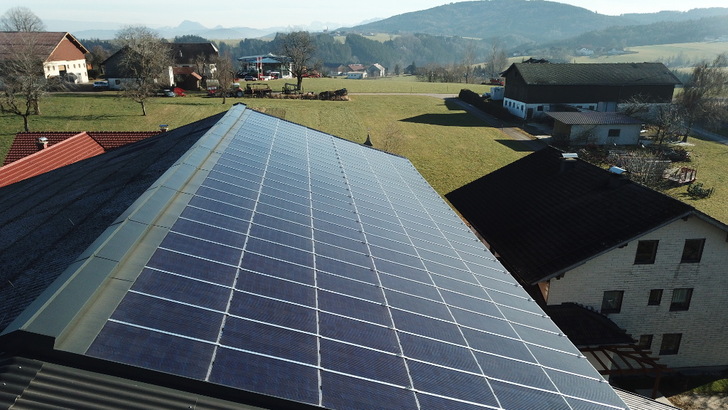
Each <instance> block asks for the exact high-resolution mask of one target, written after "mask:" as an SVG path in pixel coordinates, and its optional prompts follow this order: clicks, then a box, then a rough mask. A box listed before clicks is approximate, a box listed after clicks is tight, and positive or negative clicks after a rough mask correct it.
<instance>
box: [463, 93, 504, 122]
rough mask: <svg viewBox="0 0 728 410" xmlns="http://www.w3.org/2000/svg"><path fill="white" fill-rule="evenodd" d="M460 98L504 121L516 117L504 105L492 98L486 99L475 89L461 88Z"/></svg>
mask: <svg viewBox="0 0 728 410" xmlns="http://www.w3.org/2000/svg"><path fill="white" fill-rule="evenodd" d="M458 98H460V99H461V100H463V101H465V102H466V103H468V104H470V105H472V106H474V107H477V108H478V109H480V110H481V111H483V112H485V113H488V114H490V115H492V116H494V117H496V118H498V119H501V120H504V121H512V120H513V119H514V117H513V116H512V115H511V113H509V112H508V110H507V109H506V108H504V107H503V105H501V104H499V103H496V102H494V101H491V100H486V99H484V98H483V97H481V96H480V95H479V94H478V93H476V92H474V91H471V90H468V89H466V88H463V89H462V90H460V94H458Z"/></svg>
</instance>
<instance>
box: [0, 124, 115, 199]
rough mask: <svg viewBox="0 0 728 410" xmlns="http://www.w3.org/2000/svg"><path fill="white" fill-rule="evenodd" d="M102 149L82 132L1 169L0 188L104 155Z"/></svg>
mask: <svg viewBox="0 0 728 410" xmlns="http://www.w3.org/2000/svg"><path fill="white" fill-rule="evenodd" d="M104 152H105V151H104V148H103V147H101V145H99V144H98V143H97V142H96V141H94V139H93V138H91V137H90V136H89V135H88V134H87V133H85V132H82V133H79V134H76V135H74V136H72V137H70V138H67V139H65V140H63V141H61V142H59V143H57V144H55V145H53V146H49V147H48V148H45V149H42V150H40V151H37V152H35V153H34V154H31V155H28V156H27V157H25V158H21V159H19V160H17V161H15V162H13V163H12V164H9V165H6V166H4V167H2V168H0V187H2V186H5V185H10V184H13V183H15V182H18V181H22V180H24V179H27V178H30V177H34V176H36V175H40V174H43V173H45V172H48V171H52V170H54V169H56V168H60V167H62V166H65V165H68V164H73V163H74V162H78V161H81V160H83V159H86V158H91V157H93V156H96V155H99V154H103V153H104Z"/></svg>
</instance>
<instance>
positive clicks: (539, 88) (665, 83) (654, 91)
mask: <svg viewBox="0 0 728 410" xmlns="http://www.w3.org/2000/svg"><path fill="white" fill-rule="evenodd" d="M502 76H503V77H505V78H506V86H505V98H504V100H503V106H504V107H505V108H507V109H508V111H509V112H510V113H511V114H513V115H515V116H517V117H519V118H524V119H530V118H538V117H543V116H544V115H545V113H546V112H549V111H560V109H559V107H560V106H564V105H568V106H571V107H575V108H579V109H585V110H592V111H601V112H609V111H616V110H617V107H618V105H619V104H621V103H625V102H628V101H630V100H634V99H639V100H640V101H643V102H647V103H653V104H659V103H669V102H670V101H672V94H673V91H674V89H675V86H676V85H678V84H680V81H679V80H678V79H677V77H675V75H674V74H673V73H672V72H670V70H669V69H668V68H667V67H665V65H664V64H662V63H619V64H609V63H598V64H553V63H540V64H536V63H514V64H511V66H510V67H509V68H508V69H507V70H506V71H505V72H504V73H503V74H502Z"/></svg>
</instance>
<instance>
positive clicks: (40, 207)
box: [0, 113, 224, 329]
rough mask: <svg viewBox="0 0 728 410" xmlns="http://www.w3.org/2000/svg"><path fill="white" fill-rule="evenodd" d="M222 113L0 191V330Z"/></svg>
mask: <svg viewBox="0 0 728 410" xmlns="http://www.w3.org/2000/svg"><path fill="white" fill-rule="evenodd" d="M223 115H224V113H222V114H218V115H215V116H212V117H209V118H206V119H204V120H201V121H198V122H195V123H192V124H189V125H186V126H184V127H180V128H178V129H176V130H172V131H169V132H167V133H163V134H158V135H156V136H154V137H151V138H146V139H144V140H141V141H139V142H136V143H133V144H130V145H126V146H124V147H121V148H119V149H115V150H113V151H111V152H108V153H106V154H104V155H97V156H95V157H93V158H89V159H88V160H86V161H82V162H77V163H74V164H71V165H68V166H65V167H62V168H58V169H56V170H54V171H51V172H48V173H46V174H44V175H43V177H42V178H31V179H26V180H24V181H20V182H18V183H15V184H12V185H8V186H5V187H2V188H0V209H3V212H2V213H0V266H2V267H3V268H2V269H0V312H1V313H0V314H1V315H2V316H0V329H3V328H5V327H6V326H7V325H8V324H9V323H10V322H11V321H12V320H13V319H15V317H16V316H17V315H18V314H19V313H20V312H21V311H22V310H23V309H25V308H26V307H27V306H28V304H30V302H31V301H33V300H34V299H35V298H36V297H38V295H39V294H40V293H41V292H42V291H43V290H45V288H46V287H47V286H48V285H49V284H50V283H51V282H53V280H55V279H56V278H57V277H58V275H60V274H61V273H62V272H63V270H65V269H66V268H67V267H68V266H69V265H71V263H72V262H73V261H74V260H75V258H76V257H77V256H78V255H79V254H80V253H81V252H83V250H85V249H86V248H87V247H88V246H89V245H90V244H91V243H92V242H93V241H94V240H95V239H96V238H97V237H98V236H99V235H100V234H101V233H102V232H103V231H104V230H105V229H106V228H107V227H108V226H109V225H110V224H111V223H112V222H113V221H114V220H115V219H116V218H117V217H118V216H119V215H120V214H121V213H122V212H123V211H124V210H126V208H128V207H129V206H130V205H131V204H132V203H133V202H134V201H135V200H136V199H137V198H139V196H140V195H141V194H142V193H143V192H144V191H145V190H146V189H147V188H149V186H150V185H151V184H152V183H153V182H154V181H156V180H157V179H158V178H159V176H160V175H162V174H163V173H164V172H165V171H167V169H168V168H169V167H170V166H171V165H172V164H173V163H174V162H175V161H176V160H177V159H178V158H179V157H180V156H182V154H184V153H185V152H186V151H187V150H188V149H189V148H190V147H191V146H192V144H194V143H195V142H196V141H197V139H199V137H200V136H201V135H202V134H204V133H205V132H206V131H207V130H208V129H209V128H210V127H211V126H212V125H213V124H215V123H216V122H217V121H218V120H219V119H220V118H221V117H222V116H223ZM171 141H172V143H170V142H171ZM91 170H93V171H91ZM60 192H63V194H62V195H60V194H59V193H60ZM71 233H72V234H71ZM17 255H24V257H23V258H18V257H17Z"/></svg>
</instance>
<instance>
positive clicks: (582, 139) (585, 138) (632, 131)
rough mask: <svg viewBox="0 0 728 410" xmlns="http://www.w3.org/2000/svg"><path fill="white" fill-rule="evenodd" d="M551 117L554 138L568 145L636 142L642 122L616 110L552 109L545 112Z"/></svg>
mask: <svg viewBox="0 0 728 410" xmlns="http://www.w3.org/2000/svg"><path fill="white" fill-rule="evenodd" d="M546 114H547V115H548V116H549V117H550V118H553V120H554V127H553V132H552V133H551V135H552V136H553V138H554V140H558V141H560V142H566V143H568V144H569V145H587V144H593V145H636V144H638V143H639V140H640V130H641V129H642V122H641V121H639V120H637V119H635V118H632V117H630V116H628V115H624V114H620V113H617V112H598V111H581V112H571V111H556V112H548V113H546Z"/></svg>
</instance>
